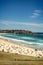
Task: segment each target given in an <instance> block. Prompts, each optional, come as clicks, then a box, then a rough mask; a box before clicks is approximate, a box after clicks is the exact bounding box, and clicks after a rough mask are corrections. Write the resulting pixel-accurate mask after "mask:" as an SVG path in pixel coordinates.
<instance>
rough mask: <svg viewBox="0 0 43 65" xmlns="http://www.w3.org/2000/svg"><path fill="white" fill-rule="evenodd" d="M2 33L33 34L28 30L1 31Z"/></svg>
mask: <svg viewBox="0 0 43 65" xmlns="http://www.w3.org/2000/svg"><path fill="white" fill-rule="evenodd" d="M0 33H15V34H33V32H31V31H26V30H0Z"/></svg>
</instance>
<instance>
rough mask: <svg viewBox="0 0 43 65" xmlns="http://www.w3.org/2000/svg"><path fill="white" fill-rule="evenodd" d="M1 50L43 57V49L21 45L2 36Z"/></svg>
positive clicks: (0, 40)
mask: <svg viewBox="0 0 43 65" xmlns="http://www.w3.org/2000/svg"><path fill="white" fill-rule="evenodd" d="M0 51H3V52H9V53H18V54H21V55H28V56H34V57H43V51H42V50H36V49H34V48H29V47H27V46H23V45H19V44H16V43H14V42H11V41H9V40H5V39H2V38H0Z"/></svg>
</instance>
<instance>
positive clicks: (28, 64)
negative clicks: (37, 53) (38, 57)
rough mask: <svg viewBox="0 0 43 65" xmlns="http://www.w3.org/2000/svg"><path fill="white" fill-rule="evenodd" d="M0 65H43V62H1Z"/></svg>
mask: <svg viewBox="0 0 43 65" xmlns="http://www.w3.org/2000/svg"><path fill="white" fill-rule="evenodd" d="M0 65H43V61H0Z"/></svg>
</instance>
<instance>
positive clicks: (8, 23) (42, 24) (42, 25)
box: [0, 21, 43, 28]
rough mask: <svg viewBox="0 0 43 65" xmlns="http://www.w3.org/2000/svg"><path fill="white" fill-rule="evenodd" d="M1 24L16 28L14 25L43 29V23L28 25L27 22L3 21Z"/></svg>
mask: <svg viewBox="0 0 43 65" xmlns="http://www.w3.org/2000/svg"><path fill="white" fill-rule="evenodd" d="M0 24H3V25H6V26H12V25H13V26H14V25H25V26H33V27H41V28H43V23H28V22H27V23H26V22H16V21H3V22H1V23H0Z"/></svg>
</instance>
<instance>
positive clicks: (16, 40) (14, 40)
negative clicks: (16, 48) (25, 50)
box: [0, 36, 43, 45]
mask: <svg viewBox="0 0 43 65" xmlns="http://www.w3.org/2000/svg"><path fill="white" fill-rule="evenodd" d="M0 38H4V39H7V40H11V41H13V42H21V43H25V44H38V45H43V44H42V43H38V42H37V43H36V42H27V41H24V40H18V39H13V38H8V37H4V36H0Z"/></svg>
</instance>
